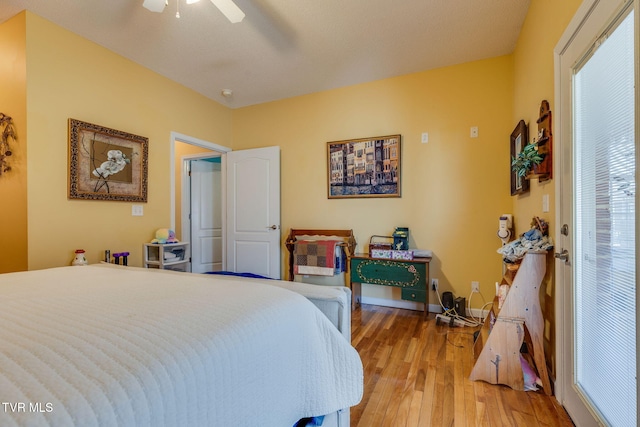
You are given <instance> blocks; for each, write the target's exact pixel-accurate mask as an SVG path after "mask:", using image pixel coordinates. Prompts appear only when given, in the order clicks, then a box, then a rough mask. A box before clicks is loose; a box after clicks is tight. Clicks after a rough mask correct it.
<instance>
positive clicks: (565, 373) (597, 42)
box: [556, 0, 638, 426]
mask: <svg viewBox="0 0 640 427" xmlns="http://www.w3.org/2000/svg"><path fill="white" fill-rule="evenodd" d="M634 21H635V16H634V10H633V1H620V0H611V1H598V0H587V1H585V2H584V3H583V4H582V6H581V7H580V9H579V10H578V12H577V14H576V17H575V18H574V20H573V21H572V22H571V24H570V26H569V28H568V29H567V32H565V34H564V35H563V37H562V38H561V40H560V43H559V44H558V47H557V48H556V88H557V92H556V93H557V96H556V98H557V99H559V100H560V102H559V111H558V113H559V115H557V116H556V119H557V120H556V135H559V138H558V142H559V143H558V144H557V145H556V150H557V153H558V156H557V157H556V160H557V162H558V163H557V164H556V166H558V167H559V171H560V174H559V175H560V177H559V179H558V182H557V185H558V190H557V194H558V197H559V200H558V206H559V211H558V217H557V220H558V226H557V229H558V230H559V231H560V233H559V234H558V235H557V236H556V244H557V248H556V250H557V253H556V257H557V258H558V260H557V262H556V289H557V291H556V299H557V304H556V313H558V318H559V319H561V321H560V322H559V329H558V337H559V338H558V341H557V342H556V344H557V345H556V347H557V356H558V363H557V366H558V378H557V382H556V394H557V396H558V399H559V400H560V402H561V403H562V404H563V405H564V407H565V408H566V410H567V412H568V413H569V415H570V416H571V418H572V419H573V420H574V422H575V424H576V425H577V426H592V425H594V426H595V425H600V424H601V425H611V426H636V425H637V422H638V420H637V400H638V394H637V380H636V372H637V358H636V352H637V341H636V334H637V331H636V324H637V310H636V300H637V295H636V275H635V271H636V265H637V261H636V260H637V256H636V222H637V219H636V213H635V212H636V211H635V207H636V197H635V192H636V185H635V182H636V177H635V165H636V149H635V147H636V143H635V141H636V119H635V117H636V113H635V110H636V107H635V104H636V91H635V89H634V87H635V75H636V72H637V70H635V69H634V68H635V67H634V64H635V60H634V56H635V53H634V52H635V47H634V46H635V39H636V36H635V34H637V30H635V26H634Z"/></svg>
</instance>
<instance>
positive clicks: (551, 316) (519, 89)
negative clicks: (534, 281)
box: [512, 0, 581, 373]
mask: <svg viewBox="0 0 640 427" xmlns="http://www.w3.org/2000/svg"><path fill="white" fill-rule="evenodd" d="M580 4H581V0H567V1H561V2H558V1H553V0H533V1H532V2H531V5H530V6H529V12H528V14H527V17H526V19H525V22H524V26H523V28H522V32H521V33H520V37H519V39H518V44H517V47H516V50H515V52H514V55H513V57H514V81H515V85H514V87H515V90H514V110H513V111H514V115H513V123H512V126H513V127H515V125H516V123H517V122H518V121H519V120H524V121H525V122H527V123H528V124H529V138H530V139H533V138H534V137H535V136H536V133H537V129H538V128H537V123H536V120H537V119H538V109H539V108H540V103H541V102H542V100H544V99H546V100H547V101H549V103H550V107H551V112H552V115H553V113H554V109H555V102H554V101H555V99H554V90H555V89H554V88H555V85H554V64H553V61H554V57H553V49H554V48H555V46H556V44H557V43H558V40H559V39H560V36H561V35H562V33H563V32H564V30H565V28H566V27H567V25H568V24H569V22H570V21H571V18H572V17H573V15H574V14H575V12H576V10H577V9H578V7H579V6H580ZM554 138H555V140H554V144H555V145H556V146H557V144H558V143H559V141H558V139H557V136H554ZM556 176H557V171H554V177H556ZM555 185H556V180H555V179H552V180H550V181H546V182H543V183H541V182H538V180H537V179H533V180H531V181H530V191H529V192H528V193H526V194H524V195H520V196H515V197H513V213H514V220H515V224H516V234H518V235H519V234H522V233H524V232H525V231H527V230H528V229H529V228H530V222H531V219H532V217H533V216H534V215H536V216H539V217H541V218H545V219H546V220H548V221H549V234H550V235H551V236H553V235H554V234H555V232H556V230H557V228H558V224H555V223H554V221H555ZM544 194H548V195H549V202H550V210H549V212H542V196H543V195H544ZM553 274H554V262H553V257H552V256H551V255H550V256H549V257H548V262H547V280H546V286H545V287H544V289H545V294H544V295H543V296H541V301H542V304H543V312H544V317H545V353H546V356H547V359H548V361H549V365H550V366H551V370H552V373H555V345H554V343H555V309H554V307H555V282H554V280H553Z"/></svg>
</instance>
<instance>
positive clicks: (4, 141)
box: [0, 113, 16, 175]
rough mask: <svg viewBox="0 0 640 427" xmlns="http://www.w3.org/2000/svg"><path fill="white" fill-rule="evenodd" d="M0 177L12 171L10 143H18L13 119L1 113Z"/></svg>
mask: <svg viewBox="0 0 640 427" xmlns="http://www.w3.org/2000/svg"><path fill="white" fill-rule="evenodd" d="M0 135H1V137H0V175H2V174H3V173H5V172H9V171H10V170H11V165H9V159H8V157H11V154H12V153H11V146H10V143H13V142H15V141H16V128H15V127H14V126H13V119H12V118H11V117H9V116H7V115H6V114H4V113H0Z"/></svg>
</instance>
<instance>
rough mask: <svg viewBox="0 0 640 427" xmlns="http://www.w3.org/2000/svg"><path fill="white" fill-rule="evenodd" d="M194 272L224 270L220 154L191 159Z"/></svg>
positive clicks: (192, 264)
mask: <svg viewBox="0 0 640 427" xmlns="http://www.w3.org/2000/svg"><path fill="white" fill-rule="evenodd" d="M190 170H191V271H192V272H193V273H206V272H209V271H220V270H222V172H221V162H220V157H216V158H211V159H206V160H192V161H191V169H190Z"/></svg>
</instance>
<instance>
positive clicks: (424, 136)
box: [422, 132, 429, 144]
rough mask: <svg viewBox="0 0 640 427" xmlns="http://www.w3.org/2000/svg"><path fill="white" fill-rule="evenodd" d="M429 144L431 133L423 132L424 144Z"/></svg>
mask: <svg viewBox="0 0 640 427" xmlns="http://www.w3.org/2000/svg"><path fill="white" fill-rule="evenodd" d="M427 142H429V133H428V132H422V143H423V144H426V143H427Z"/></svg>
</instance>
